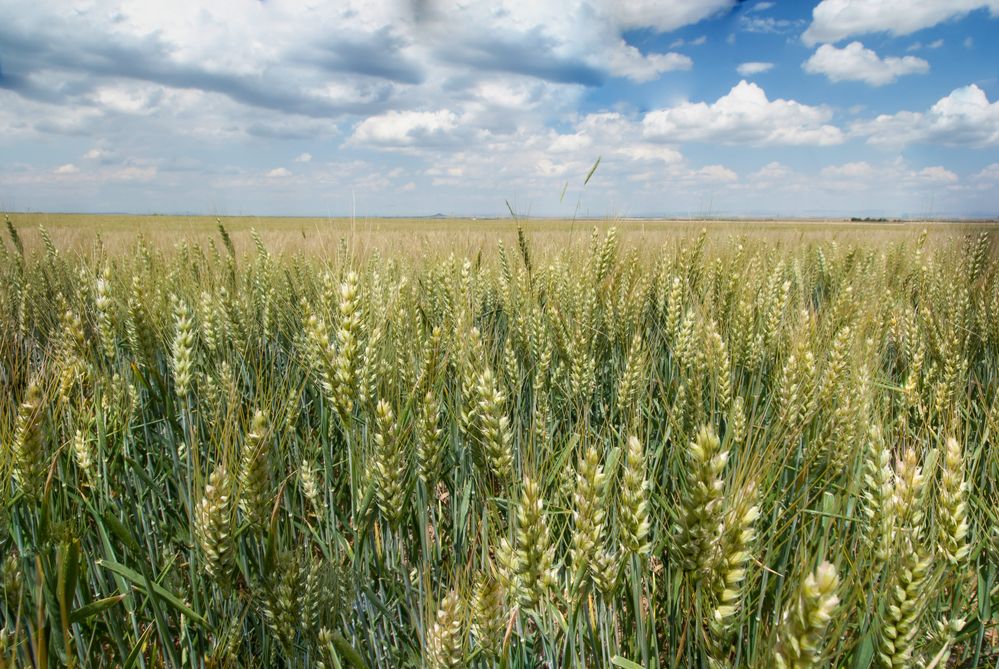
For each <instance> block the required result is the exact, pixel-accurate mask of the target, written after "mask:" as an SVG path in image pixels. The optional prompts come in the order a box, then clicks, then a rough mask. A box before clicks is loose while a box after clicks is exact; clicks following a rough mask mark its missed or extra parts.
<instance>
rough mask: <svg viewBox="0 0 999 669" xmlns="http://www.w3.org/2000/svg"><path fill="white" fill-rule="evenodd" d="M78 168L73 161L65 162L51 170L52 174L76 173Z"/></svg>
mask: <svg viewBox="0 0 999 669" xmlns="http://www.w3.org/2000/svg"><path fill="white" fill-rule="evenodd" d="M79 172H80V168H79V167H77V166H76V165H74V164H73V163H66V164H65V165H60V166H59V167H57V168H55V169H54V170H53V173H54V174H78V173H79Z"/></svg>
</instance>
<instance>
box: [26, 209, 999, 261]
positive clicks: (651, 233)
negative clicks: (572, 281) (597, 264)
mask: <svg viewBox="0 0 999 669" xmlns="http://www.w3.org/2000/svg"><path fill="white" fill-rule="evenodd" d="M10 218H11V220H12V221H13V223H14V225H15V226H16V227H17V228H18V230H19V231H20V233H21V235H22V237H23V238H24V240H25V244H26V246H28V247H29V248H32V247H35V246H36V245H37V244H39V243H40V238H39V236H38V228H39V226H44V227H45V229H46V230H48V232H49V233H50V234H51V236H52V239H53V241H54V242H55V243H56V245H57V246H58V247H59V248H61V249H66V250H76V251H86V250H89V249H91V248H92V246H93V242H94V239H95V236H96V235H97V234H99V235H100V237H101V239H102V240H103V241H104V243H105V246H106V248H107V249H108V250H109V251H123V250H126V249H128V248H130V247H131V246H132V244H134V242H135V239H136V235H138V234H141V235H142V236H143V237H145V238H146V240H147V241H148V242H149V243H150V244H151V245H153V246H156V247H160V248H170V247H172V246H173V245H174V244H175V243H177V242H178V241H180V240H181V239H186V240H187V241H189V242H191V243H205V242H207V240H208V239H209V238H211V237H212V236H214V235H216V234H217V220H218V219H217V217H215V216H183V215H176V216H175V215H165V216H160V215H132V214H53V213H12V214H10ZM221 220H222V222H223V223H224V224H225V226H226V229H227V230H229V232H230V234H231V235H232V239H233V243H234V245H235V247H236V249H237V251H240V252H242V251H245V250H249V249H250V248H251V247H252V245H253V240H252V239H251V230H256V231H257V232H258V233H259V234H260V236H261V238H262V239H263V241H264V243H265V244H266V245H267V248H269V249H270V250H272V251H278V252H287V253H298V252H302V253H306V254H314V253H319V254H325V253H328V252H331V251H332V250H334V249H335V248H336V245H337V243H338V242H339V241H340V240H341V239H347V240H348V241H349V242H351V246H352V248H354V249H355V250H356V251H363V250H364V249H369V250H370V249H373V248H377V249H378V250H379V251H382V252H386V253H393V254H395V253H400V252H405V253H406V254H412V253H415V254H417V255H430V256H433V255H437V254H438V253H439V252H441V251H442V250H443V249H445V248H446V250H447V252H449V253H450V252H454V253H465V254H474V253H476V252H478V251H479V250H484V249H485V250H492V249H494V248H495V243H496V241H497V240H500V239H502V240H503V241H504V243H507V244H513V243H515V242H516V230H517V226H518V224H520V225H522V226H523V228H524V230H525V232H528V233H530V234H531V236H532V239H533V240H534V244H535V245H536V246H537V247H538V248H540V249H542V250H544V249H550V248H555V249H558V248H563V247H565V246H566V245H571V244H578V243H581V242H583V243H585V242H586V241H588V240H589V237H590V233H591V232H592V230H593V228H594V227H596V228H598V229H600V230H601V233H603V232H604V231H605V230H606V228H608V227H610V226H612V225H613V226H616V227H617V228H618V231H619V233H620V237H621V239H622V241H623V242H625V243H627V242H634V241H638V240H639V239H640V240H641V245H642V246H645V247H647V248H650V249H656V248H659V247H660V246H661V245H662V244H664V243H667V242H669V240H671V239H676V238H678V237H689V236H692V235H696V234H698V233H699V232H700V231H701V230H706V231H707V240H708V242H709V244H710V243H711V242H714V241H719V240H725V241H727V240H729V238H730V237H732V236H736V237H738V236H741V235H752V236H762V237H763V238H765V239H766V240H767V241H772V242H773V243H783V244H790V243H801V242H806V243H807V242H820V241H830V240H838V241H842V242H865V243H882V242H883V243H886V244H888V243H893V242H898V241H901V240H904V239H909V238H912V237H914V236H916V235H918V234H919V232H920V231H922V230H924V229H925V230H926V231H927V232H928V233H929V236H930V237H931V238H941V237H952V236H954V235H965V234H969V233H976V232H978V231H981V230H999V222H997V221H971V222H969V221H905V222H890V223H884V222H851V221H846V220H824V219H800V220H790V219H781V220H772V219H770V220H754V219H738V220H696V219H690V220H688V219H618V220H614V219H575V220H573V219H568V218H524V219H513V218H511V217H503V218H440V217H424V218H418V217H414V218H368V217H360V218H356V219H351V218H349V217H335V218H322V217H280V216H225V217H222V218H221Z"/></svg>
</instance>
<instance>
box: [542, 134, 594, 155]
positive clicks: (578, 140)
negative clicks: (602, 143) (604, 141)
mask: <svg viewBox="0 0 999 669" xmlns="http://www.w3.org/2000/svg"><path fill="white" fill-rule="evenodd" d="M592 144H593V138H592V137H589V136H587V135H585V134H583V133H578V132H576V133H572V134H571V135H559V136H558V137H556V138H555V139H554V140H552V143H551V144H549V145H548V150H549V151H551V152H552V153H571V152H574V151H581V150H582V149H586V148H589V147H590V146H592Z"/></svg>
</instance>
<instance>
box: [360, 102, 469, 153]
mask: <svg viewBox="0 0 999 669" xmlns="http://www.w3.org/2000/svg"><path fill="white" fill-rule="evenodd" d="M457 126H458V116H457V114H455V113H454V112H452V111H450V110H447V109H440V110H438V111H433V112H430V111H401V112H400V111H390V112H388V113H387V114H382V115H380V116H370V117H368V118H366V119H364V120H363V121H361V123H360V124H358V126H357V127H356V128H355V129H354V135H353V137H352V138H351V141H353V142H355V143H358V144H372V145H376V146H409V145H413V144H418V143H419V144H424V143H436V142H439V141H441V140H443V139H446V138H447V137H448V135H449V134H450V132H451V131H452V130H454V129H455V128H456V127H457Z"/></svg>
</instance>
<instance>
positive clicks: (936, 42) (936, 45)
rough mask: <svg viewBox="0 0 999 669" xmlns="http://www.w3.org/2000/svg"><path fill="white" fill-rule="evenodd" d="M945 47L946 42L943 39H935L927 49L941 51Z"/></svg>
mask: <svg viewBox="0 0 999 669" xmlns="http://www.w3.org/2000/svg"><path fill="white" fill-rule="evenodd" d="M943 45H944V41H943V40H942V39H935V40H933V41H932V42H930V43H929V44H927V45H926V48H927V49H939V48H940V47H942V46H943Z"/></svg>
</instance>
